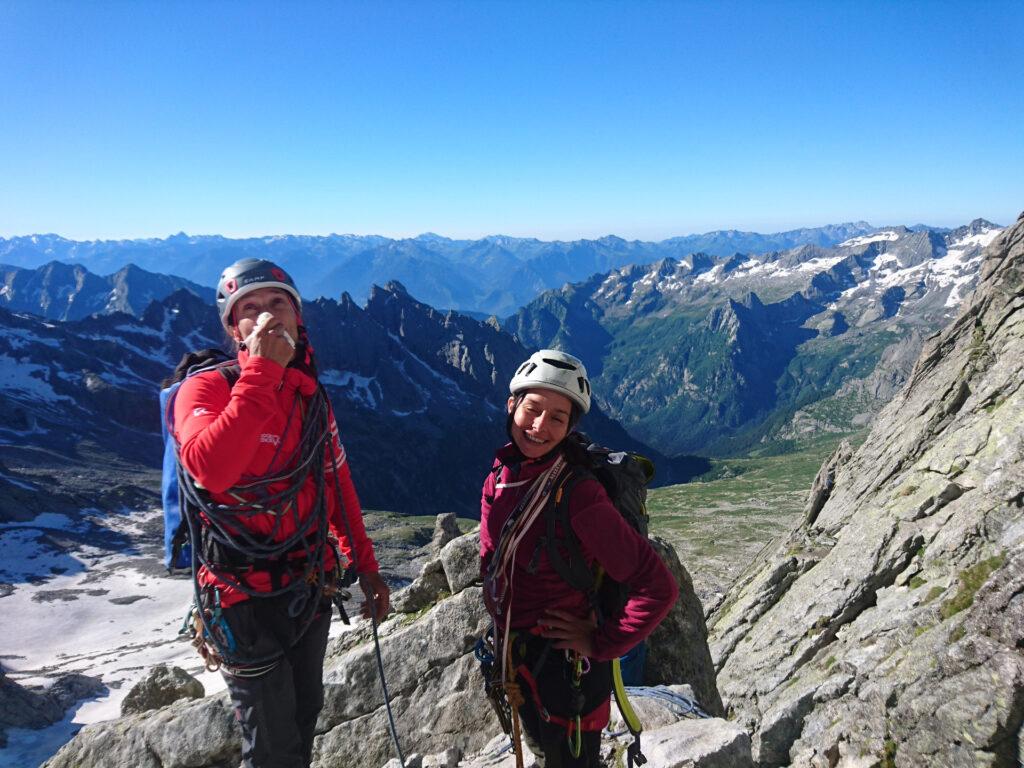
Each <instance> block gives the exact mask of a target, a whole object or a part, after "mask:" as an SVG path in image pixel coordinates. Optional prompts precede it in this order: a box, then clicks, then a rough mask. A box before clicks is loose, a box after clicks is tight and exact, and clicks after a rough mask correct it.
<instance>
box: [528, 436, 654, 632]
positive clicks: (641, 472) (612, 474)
mask: <svg viewBox="0 0 1024 768" xmlns="http://www.w3.org/2000/svg"><path fill="white" fill-rule="evenodd" d="M567 440H569V441H571V443H572V445H570V446H569V451H568V452H569V453H570V454H571V455H572V457H573V459H574V461H573V462H572V463H571V464H570V471H569V474H568V476H567V477H566V478H565V480H563V481H562V483H561V484H560V485H559V487H558V488H556V490H555V492H554V493H553V494H552V501H551V503H549V504H548V506H547V508H546V509H545V510H544V518H545V523H546V525H547V531H546V534H545V544H546V546H547V553H548V559H549V560H550V561H551V565H552V567H553V568H554V569H555V571H556V572H557V573H558V575H559V576H561V577H562V578H563V579H565V581H566V582H567V583H568V584H569V586H571V587H573V588H574V589H578V590H580V591H581V592H584V593H585V594H586V595H587V596H588V597H589V599H590V602H591V605H593V607H594V610H595V611H596V612H597V619H598V622H599V623H600V622H603V621H604V620H605V619H606V618H609V617H611V616H615V615H616V614H618V613H619V612H620V611H621V610H622V609H623V607H624V606H625V605H626V600H627V599H628V597H629V595H628V593H627V591H626V587H625V585H624V584H620V583H619V582H617V581H615V580H614V579H612V578H611V577H610V576H608V575H606V574H605V573H604V569H602V568H601V567H600V566H598V567H597V568H595V569H594V570H591V569H590V567H589V566H588V565H587V562H586V559H585V558H584V556H583V549H582V547H581V546H580V542H579V539H578V538H577V537H576V534H575V533H574V532H573V530H572V526H571V525H570V524H569V499H570V498H571V496H572V492H573V490H574V489H575V487H576V485H578V484H579V483H580V482H581V481H583V480H585V479H587V478H591V477H593V478H596V479H597V480H598V482H600V483H601V485H602V486H604V489H605V491H606V492H607V493H608V498H609V499H611V502H612V504H613V505H615V508H616V509H617V510H618V511H619V514H621V515H622V517H623V519H625V521H626V522H627V523H629V525H630V526H632V528H633V529H634V530H635V531H637V532H638V533H640V534H641V535H642V536H644V537H646V536H647V535H648V527H649V525H648V523H649V521H650V516H649V515H648V514H647V485H648V484H649V483H650V482H651V480H652V479H653V478H654V462H652V461H651V460H650V459H648V458H647V457H646V456H641V455H640V454H636V453H625V452H622V451H612V450H610V449H608V448H604V447H602V446H600V445H598V444H596V443H592V442H591V441H590V438H588V437H587V436H586V435H584V434H582V433H580V432H573V433H571V434H570V435H569V437H568V438H567Z"/></svg>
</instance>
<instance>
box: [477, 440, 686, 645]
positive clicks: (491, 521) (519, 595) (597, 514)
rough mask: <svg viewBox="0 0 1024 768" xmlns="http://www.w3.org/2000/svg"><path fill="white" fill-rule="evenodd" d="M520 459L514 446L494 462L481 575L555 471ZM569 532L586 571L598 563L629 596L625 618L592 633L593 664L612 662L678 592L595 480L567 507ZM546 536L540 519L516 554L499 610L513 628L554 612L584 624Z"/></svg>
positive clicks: (583, 601)
mask: <svg viewBox="0 0 1024 768" xmlns="http://www.w3.org/2000/svg"><path fill="white" fill-rule="evenodd" d="M520 459H521V456H520V454H519V452H518V451H517V450H516V448H515V447H514V446H513V445H512V444H511V443H509V444H508V445H506V446H505V447H504V448H502V449H501V450H499V451H498V453H497V454H496V455H495V464H494V468H495V470H498V471H497V472H495V471H492V472H491V473H490V474H488V475H487V479H486V480H485V481H484V489H483V497H482V499H481V502H480V557H481V558H482V559H481V563H482V569H483V570H486V569H487V565H488V563H489V561H490V558H491V556H492V555H493V554H494V551H495V549H496V548H497V544H498V539H499V537H500V536H501V529H502V526H503V525H504V524H505V521H506V520H507V519H508V517H509V515H511V514H512V511H513V510H514V509H515V507H516V505H517V504H518V503H519V501H520V500H521V499H522V497H523V495H524V494H525V493H526V491H527V490H528V489H529V487H530V482H531V481H532V480H533V479H534V478H535V477H537V475H539V474H540V473H541V472H543V471H544V470H545V469H547V468H548V467H549V466H551V463H552V462H553V461H554V459H555V457H554V456H552V457H551V458H549V459H547V460H546V461H544V462H543V463H538V462H524V463H522V464H517V463H515V462H517V461H519V460H520ZM499 467H500V470H499V469H498V468H499ZM569 524H570V525H571V526H572V529H573V531H574V532H575V534H576V536H577V538H578V539H579V541H580V544H581V546H582V549H583V553H584V555H585V556H586V558H587V562H588V564H589V565H591V567H593V565H594V563H600V564H601V565H602V566H603V567H604V569H605V571H606V572H607V573H608V574H609V575H610V576H611V577H612V578H613V579H615V580H616V581H619V582H622V583H623V584H625V585H626V586H627V587H628V590H629V600H628V602H627V603H626V607H625V609H624V610H623V611H622V613H621V614H620V615H619V616H611V617H608V619H607V620H606V621H605V622H604V624H602V625H601V626H600V627H598V629H597V630H596V631H595V633H594V639H593V648H594V658H595V659H597V660H608V659H613V658H615V657H617V656H621V655H623V654H624V653H626V651H628V650H629V649H630V648H632V647H633V646H634V645H636V644H637V643H639V642H640V641H641V640H643V639H644V638H645V637H647V635H649V634H650V633H651V632H652V631H653V630H654V628H655V627H656V626H657V625H658V623H659V622H660V621H661V620H662V619H663V618H665V615H666V614H667V613H668V612H669V609H671V608H672V605H673V603H675V601H676V598H677V597H678V595H679V587H678V585H677V584H676V581H675V579H674V578H673V576H672V574H671V572H670V571H669V570H668V568H666V567H665V564H664V563H662V562H661V558H660V557H658V553H657V552H655V551H654V549H653V547H651V545H650V543H649V542H648V541H647V540H646V539H645V538H644V537H643V536H641V535H640V534H639V533H637V532H636V531H634V530H633V529H632V528H631V527H630V525H629V524H628V523H627V522H626V521H625V520H624V519H623V517H622V515H621V514H620V513H619V511H618V510H617V509H615V507H614V506H613V505H612V503H611V501H610V500H609V498H608V494H607V493H605V490H604V486H602V485H601V483H600V482H598V481H597V480H595V479H588V480H583V481H581V482H580V483H579V484H578V485H577V486H576V487H575V489H574V490H573V493H572V496H571V498H570V499H569ZM544 533H545V522H544V516H543V514H542V515H540V516H539V517H538V518H537V519H536V520H535V521H534V523H533V525H532V526H531V527H530V530H529V531H528V532H527V533H526V536H525V537H524V538H523V540H522V542H521V543H520V545H519V548H518V550H517V551H516V558H515V561H514V563H515V565H514V569H513V574H512V584H511V585H510V586H511V589H509V590H507V591H506V594H509V593H511V605H510V606H501V607H502V610H506V609H508V610H511V612H512V615H511V626H512V627H514V628H518V629H525V628H532V627H535V626H536V625H537V620H538V619H539V618H540V617H541V616H542V615H543V614H544V613H545V611H547V610H548V609H549V608H562V609H565V610H567V611H571V612H573V613H575V614H576V615H578V616H586V615H587V613H588V612H589V611H590V608H591V606H590V603H589V601H588V599H587V596H586V595H585V594H583V593H582V592H580V591H579V590H576V589H573V588H572V587H570V586H569V584H568V583H566V581H565V580H564V579H563V578H562V577H561V576H559V575H558V572H557V571H555V569H554V568H553V567H552V565H551V562H550V560H549V559H548V556H547V550H546V547H545V546H544V543H543V541H542V540H541V537H542V536H543V535H544ZM528 569H530V570H533V573H530V572H529V570H528ZM506 599H508V598H506Z"/></svg>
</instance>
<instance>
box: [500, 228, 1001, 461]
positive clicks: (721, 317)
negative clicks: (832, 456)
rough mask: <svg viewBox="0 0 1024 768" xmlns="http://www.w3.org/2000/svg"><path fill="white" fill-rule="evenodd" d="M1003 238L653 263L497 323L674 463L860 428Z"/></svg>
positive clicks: (929, 239)
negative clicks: (560, 360)
mask: <svg viewBox="0 0 1024 768" xmlns="http://www.w3.org/2000/svg"><path fill="white" fill-rule="evenodd" d="M1001 231H1002V230H1001V228H1000V227H998V226H996V225H994V224H991V223H990V222H987V221H984V220H981V219H978V220H975V221H974V222H972V223H971V224H969V225H967V226H965V227H961V228H959V229H956V230H953V231H950V232H946V233H942V232H938V231H935V230H931V229H923V230H918V231H913V230H910V229H908V228H905V227H894V228H889V229H886V230H882V231H880V232H875V233H872V234H870V235H859V236H856V237H853V238H850V239H848V240H846V241H844V242H842V243H839V244H838V245H837V246H835V247H833V248H822V247H820V246H815V245H803V246H800V247H797V248H793V249H790V250H786V251H774V252H771V253H767V254H763V255H759V256H745V255H742V254H735V255H733V256H728V257H715V256H711V255H709V254H704V253H696V254H690V255H688V256H686V257H685V258H683V259H661V260H658V261H656V262H653V263H649V264H643V265H630V266H627V267H623V268H621V269H618V270H613V271H611V272H608V273H604V274H597V275H594V276H593V277H591V278H589V279H588V280H585V281H583V282H580V283H576V284H572V285H567V286H564V287H563V288H561V289H558V290H553V291H548V292H546V293H544V294H543V295H541V296H540V297H538V298H537V299H535V300H534V301H532V302H531V303H530V304H528V305H526V306H525V307H523V308H522V309H520V310H519V311H518V312H517V313H516V314H515V315H514V316H512V317H511V318H508V319H507V320H506V321H505V323H504V327H505V328H506V329H507V330H508V331H510V332H511V333H513V334H515V335H516V336H517V338H519V339H520V340H522V341H523V342H524V343H525V344H526V345H527V346H528V347H543V346H557V347H561V348H564V349H566V350H567V351H570V352H573V353H574V354H577V355H579V356H580V357H581V358H582V359H583V361H584V362H585V363H586V364H587V366H588V370H589V371H590V372H591V373H592V375H593V376H594V391H595V393H596V397H597V399H598V400H599V402H600V403H601V404H602V405H603V406H604V407H605V409H606V410H607V412H608V413H609V414H611V415H612V416H613V417H615V418H616V419H618V420H619V421H621V422H622V424H623V425H624V426H625V427H626V428H627V429H628V430H629V431H630V432H631V433H632V434H634V435H643V439H644V440H645V442H648V443H649V444H651V445H653V446H655V447H656V448H658V449H659V450H661V451H663V452H665V453H668V454H669V455H674V454H677V453H687V452H689V453H693V452H696V453H701V454H704V455H707V454H723V453H724V454H728V453H735V452H741V451H747V450H750V449H751V448H755V447H759V446H762V447H763V446H764V444H765V443H771V444H774V445H775V449H776V450H782V449H785V447H786V446H787V445H788V442H789V441H791V440H792V439H793V438H797V437H800V436H801V435H813V434H819V433H821V432H823V431H824V432H830V431H831V432H842V431H849V430H850V429H851V428H855V427H858V426H863V425H864V424H866V423H867V421H868V420H869V419H870V417H871V414H873V413H874V412H875V411H877V410H878V408H879V407H881V405H883V404H884V403H885V402H887V401H888V400H889V399H890V398H891V397H892V395H893V394H894V393H895V391H896V390H897V389H898V388H899V386H900V385H901V384H902V382H903V381H904V380H905V378H906V374H907V373H908V370H909V366H910V364H911V363H912V362H913V360H914V358H915V357H916V356H917V353H918V351H919V350H920V346H921V342H922V339H923V338H924V337H925V336H928V335H930V334H931V333H934V332H936V331H937V330H938V329H939V328H941V327H942V326H943V325H944V324H945V323H946V322H948V320H949V318H950V317H951V316H952V315H953V314H955V312H956V311H957V308H958V307H959V304H960V303H961V302H962V301H963V299H964V297H965V296H966V295H967V294H968V293H969V292H970V290H971V289H972V288H973V286H974V284H975V283H976V281H977V277H978V265H979V264H980V259H981V254H982V251H983V250H984V247H985V246H986V245H987V244H988V243H989V242H991V241H992V240H993V239H994V238H995V237H996V236H997V235H998V234H999V232H1001ZM880 364H881V365H880Z"/></svg>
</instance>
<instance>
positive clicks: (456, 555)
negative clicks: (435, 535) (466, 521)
mask: <svg viewBox="0 0 1024 768" xmlns="http://www.w3.org/2000/svg"><path fill="white" fill-rule="evenodd" d="M441 564H442V565H443V566H444V575H445V577H446V578H447V579H448V584H449V586H450V587H451V590H452V593H453V594H454V593H455V592H461V591H462V590H463V589H465V588H466V587H468V586H469V585H470V584H472V583H473V582H475V581H477V580H478V579H479V578H480V531H479V530H477V531H474V532H473V533H467V534H466V535H465V536H460V537H459V538H457V539H453V540H452V541H449V542H448V543H447V544H445V545H444V547H443V548H442V549H441Z"/></svg>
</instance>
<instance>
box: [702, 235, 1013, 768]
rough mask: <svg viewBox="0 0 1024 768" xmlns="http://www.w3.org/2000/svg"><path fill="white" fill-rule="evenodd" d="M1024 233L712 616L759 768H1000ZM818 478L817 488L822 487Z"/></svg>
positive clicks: (716, 648)
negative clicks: (788, 530)
mask: <svg viewBox="0 0 1024 768" xmlns="http://www.w3.org/2000/svg"><path fill="white" fill-rule="evenodd" d="M1022 384H1024V218H1022V219H1021V220H1019V221H1018V222H1017V224H1016V225H1015V226H1013V227H1011V228H1009V229H1007V230H1006V231H1005V232H1004V233H1003V235H1002V236H1001V237H1000V238H999V239H998V240H997V241H996V242H994V243H993V244H992V245H991V246H990V247H989V249H988V250H987V251H986V259H985V264H984V266H983V276H982V280H981V283H980V285H979V287H978V289H977V291H976V292H975V294H974V295H973V297H972V298H971V299H969V300H968V301H967V302H966V303H965V306H964V309H963V311H962V313H961V314H960V316H959V317H958V318H957V319H956V320H955V321H954V322H953V323H952V324H951V325H950V326H949V327H948V328H947V329H946V330H944V331H943V332H941V333H940V334H938V335H936V336H934V337H932V338H930V339H928V340H927V341H926V343H925V347H924V350H923V352H922V353H921V356H920V358H919V359H918V361H917V363H916V364H915V366H914V369H913V371H912V373H911V376H910V379H909V381H908V383H907V385H906V387H905V389H904V390H903V391H902V392H901V393H900V394H899V395H898V396H897V397H896V399H895V400H894V401H893V402H892V403H891V404H890V405H889V406H888V407H886V408H885V409H884V410H883V411H882V412H881V413H880V414H879V416H878V418H877V419H876V421H875V422H874V426H873V428H872V430H871V433H870V435H869V436H868V438H867V439H866V441H865V442H864V443H863V444H862V445H861V446H860V447H859V448H858V449H857V450H856V451H855V452H854V453H853V455H852V456H850V457H849V458H846V459H843V460H839V461H837V459H838V458H839V456H838V454H837V456H834V457H832V458H830V460H829V461H828V462H826V465H825V466H824V467H823V469H822V473H821V474H820V475H819V480H820V481H821V482H819V483H817V489H818V490H817V491H816V492H814V493H812V496H811V498H810V499H809V505H808V510H807V514H806V515H805V519H804V521H803V522H802V524H801V525H800V526H799V527H798V528H797V529H796V530H795V531H794V532H793V534H792V535H791V536H790V537H789V538H788V539H787V540H786V541H784V542H782V543H781V544H780V545H779V546H778V547H777V549H775V551H773V552H769V553H767V554H766V555H765V556H764V557H762V558H760V559H759V560H758V561H756V562H755V563H753V564H752V566H751V567H750V568H749V570H748V571H747V572H746V573H745V574H744V575H743V576H742V577H741V579H740V580H739V582H738V583H737V587H736V589H735V591H734V592H733V593H731V594H730V595H729V596H728V598H727V600H726V601H725V602H724V603H723V605H722V606H721V607H720V609H719V610H718V611H717V612H716V614H715V615H714V616H713V617H712V618H711V622H710V636H711V647H712V652H713V654H714V655H715V662H716V665H717V666H718V667H719V675H718V685H719V690H720V691H721V693H722V696H723V698H724V699H725V700H726V703H727V704H728V705H729V708H730V710H731V712H732V713H733V715H734V717H735V718H736V721H737V722H739V723H741V724H742V725H744V726H745V727H747V728H749V729H750V731H751V733H752V734H753V740H752V748H753V755H754V759H755V762H756V763H757V764H758V765H759V766H781V765H793V766H830V767H831V766H836V765H842V766H861V765H863V766H881V765H887V766H901V767H902V766H918V765H948V766H961V765H962V766H968V765H971V766H974V765H979V766H1000V767H1002V766H1007V767H1010V768H1016V765H1017V761H1018V760H1019V757H1020V736H1019V734H1020V731H1021V726H1022V721H1024V650H1022V649H1024V643H1022V635H1024V601H1022V599H1021V597H1020V595H1021V593H1022V592H1024V583H1022V579H1024V576H1022V574H1024V555H1022V548H1024V490H1022V489H1024V386H1022ZM830 475H831V477H832V482H831V489H830V490H826V489H828V485H829V482H828V478H829V476H830Z"/></svg>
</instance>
